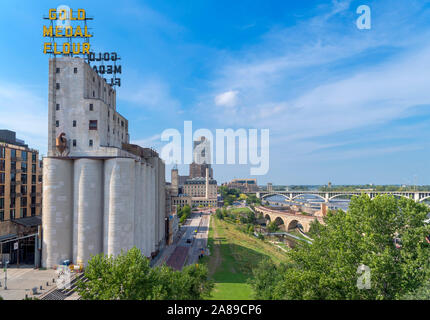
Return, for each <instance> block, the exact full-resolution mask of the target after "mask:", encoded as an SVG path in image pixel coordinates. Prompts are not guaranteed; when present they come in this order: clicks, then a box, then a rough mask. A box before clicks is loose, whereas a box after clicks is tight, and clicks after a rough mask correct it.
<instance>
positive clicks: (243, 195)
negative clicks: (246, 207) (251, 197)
mask: <svg viewBox="0 0 430 320" xmlns="http://www.w3.org/2000/svg"><path fill="white" fill-rule="evenodd" d="M247 198H248V196H247V195H246V194H244V193H241V194H240V195H239V200H246V199H247Z"/></svg>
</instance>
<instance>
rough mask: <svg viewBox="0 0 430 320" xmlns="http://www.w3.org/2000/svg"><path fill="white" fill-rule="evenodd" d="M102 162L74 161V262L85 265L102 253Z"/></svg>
mask: <svg viewBox="0 0 430 320" xmlns="http://www.w3.org/2000/svg"><path fill="white" fill-rule="evenodd" d="M103 173H104V170H103V160H96V159H79V160H75V170H74V181H75V184H74V216H75V221H76V222H77V223H76V224H75V232H74V235H75V238H74V239H73V243H74V247H75V250H74V251H75V252H76V256H74V259H73V260H74V262H75V263H78V264H79V263H83V264H85V265H86V264H87V262H88V260H89V259H90V257H91V255H96V254H99V253H101V252H103V192H104V189H103Z"/></svg>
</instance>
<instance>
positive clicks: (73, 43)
mask: <svg viewBox="0 0 430 320" xmlns="http://www.w3.org/2000/svg"><path fill="white" fill-rule="evenodd" d="M44 19H45V20H49V22H50V24H49V25H44V26H43V37H44V39H46V38H49V39H50V41H49V42H46V41H45V42H44V43H43V53H45V54H54V55H82V54H83V55H88V54H89V53H90V42H89V39H90V38H91V37H92V36H93V35H92V34H90V33H89V32H88V26H87V21H88V20H92V18H88V17H87V15H86V12H85V10H84V9H78V10H75V11H74V10H72V9H70V8H69V7H67V6H60V7H58V8H57V9H50V10H49V14H48V17H44Z"/></svg>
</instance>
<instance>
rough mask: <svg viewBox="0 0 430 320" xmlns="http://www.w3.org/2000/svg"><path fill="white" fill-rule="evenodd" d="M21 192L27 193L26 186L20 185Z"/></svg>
mask: <svg viewBox="0 0 430 320" xmlns="http://www.w3.org/2000/svg"><path fill="white" fill-rule="evenodd" d="M21 194H22V195H26V194H27V186H21Z"/></svg>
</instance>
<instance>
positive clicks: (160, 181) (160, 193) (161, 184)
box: [158, 158, 166, 247]
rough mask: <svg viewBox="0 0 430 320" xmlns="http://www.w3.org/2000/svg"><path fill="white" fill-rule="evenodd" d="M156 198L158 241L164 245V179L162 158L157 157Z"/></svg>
mask: <svg viewBox="0 0 430 320" xmlns="http://www.w3.org/2000/svg"><path fill="white" fill-rule="evenodd" d="M158 200H159V206H158V210H159V214H158V219H159V221H160V223H159V230H160V231H159V233H158V241H159V243H160V244H161V247H164V244H165V231H166V222H165V218H166V181H165V167H164V163H163V160H161V159H160V158H158Z"/></svg>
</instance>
